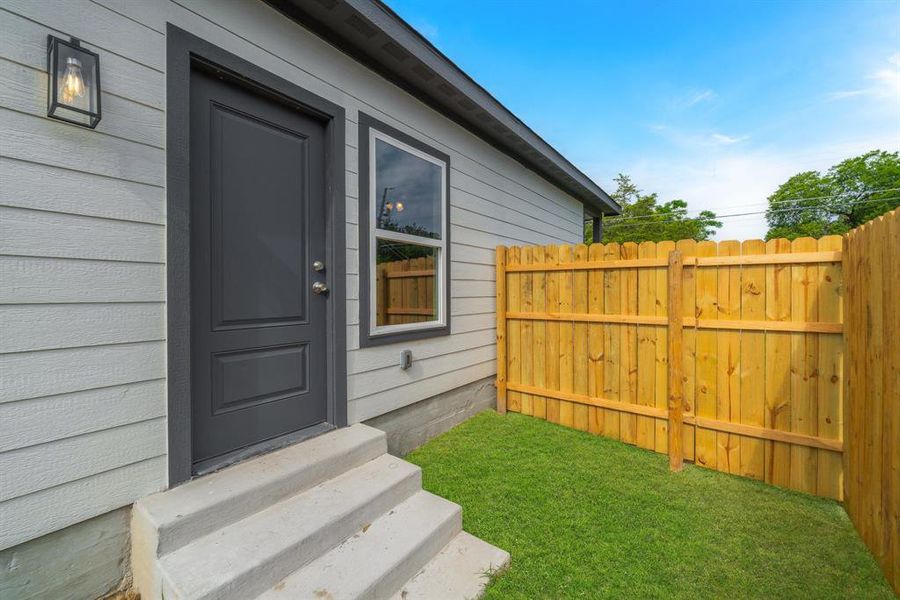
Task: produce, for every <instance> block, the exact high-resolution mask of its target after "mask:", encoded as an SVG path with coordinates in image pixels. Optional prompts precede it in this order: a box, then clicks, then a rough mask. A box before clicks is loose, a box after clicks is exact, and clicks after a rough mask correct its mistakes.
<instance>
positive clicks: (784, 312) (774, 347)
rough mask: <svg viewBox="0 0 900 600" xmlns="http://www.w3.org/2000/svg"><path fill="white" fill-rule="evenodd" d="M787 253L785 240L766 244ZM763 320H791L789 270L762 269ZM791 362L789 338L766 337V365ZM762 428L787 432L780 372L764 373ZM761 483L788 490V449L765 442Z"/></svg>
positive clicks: (786, 381) (787, 407)
mask: <svg viewBox="0 0 900 600" xmlns="http://www.w3.org/2000/svg"><path fill="white" fill-rule="evenodd" d="M790 252H791V243H790V241H788V240H785V239H777V240H769V241H768V242H766V253H767V254H785V253H790ZM766 320H768V321H790V320H791V267H790V266H789V265H767V266H766ZM790 362H791V334H790V333H783V332H767V333H766V363H767V365H789V364H790ZM765 424H766V427H768V428H770V429H776V430H778V431H791V380H790V376H789V375H788V374H785V373H784V372H783V371H780V370H777V369H776V370H771V369H769V368H767V369H766V414H765ZM765 453H766V457H765V461H766V463H765V480H766V481H767V482H769V483H774V484H775V485H781V486H784V487H789V486H790V483H791V447H790V444H785V443H782V442H767V443H766V449H765Z"/></svg>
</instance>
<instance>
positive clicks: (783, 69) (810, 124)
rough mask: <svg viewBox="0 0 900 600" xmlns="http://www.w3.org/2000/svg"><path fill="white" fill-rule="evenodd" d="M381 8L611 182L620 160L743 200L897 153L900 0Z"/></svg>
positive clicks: (660, 181)
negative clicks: (875, 153)
mask: <svg viewBox="0 0 900 600" xmlns="http://www.w3.org/2000/svg"><path fill="white" fill-rule="evenodd" d="M388 4H389V5H390V6H391V7H392V8H393V9H394V10H395V11H397V12H398V13H399V14H400V15H401V16H402V17H403V18H405V19H406V20H407V21H409V22H410V23H411V24H412V25H413V26H414V27H416V28H417V29H418V30H419V31H420V32H421V33H422V34H424V35H425V36H426V37H427V38H428V39H429V40H430V41H431V42H432V43H434V44H435V45H436V46H437V47H438V48H439V49H440V50H441V51H442V52H444V53H445V54H446V55H447V56H449V57H450V58H451V59H452V60H453V61H455V62H456V63H457V64H458V65H459V66H460V67H461V68H462V69H463V70H464V71H466V72H467V73H468V74H469V75H471V76H472V77H473V78H474V79H475V80H476V81H478V82H479V83H480V84H481V85H482V86H484V87H485V88H486V89H487V90H488V91H489V92H491V93H492V94H493V95H494V96H495V97H497V98H498V99H499V100H500V101H501V102H502V103H504V104H505V105H506V106H507V107H508V108H510V109H511V110H512V111H513V112H514V113H515V114H516V115H518V116H519V117H520V118H521V119H523V120H524V121H525V122H526V123H527V124H528V125H529V126H531V127H532V128H533V129H534V130H535V131H537V133H539V134H540V135H541V136H543V137H544V139H546V140H547V141H548V142H550V143H551V144H552V145H553V146H555V147H556V148H557V149H558V150H560V151H561V152H562V153H563V154H565V155H566V157H568V158H569V159H570V160H571V161H572V162H573V163H575V164H576V165H577V166H578V167H579V168H581V169H582V170H583V171H584V172H585V173H587V174H588V175H590V176H591V177H592V178H593V179H594V180H595V181H597V182H598V183H600V184H601V185H602V186H604V188H605V189H607V190H608V191H612V190H613V189H614V186H613V183H612V179H613V177H614V176H615V175H616V173H618V172H625V173H628V174H629V175H631V176H632V178H633V179H634V180H635V182H636V183H637V184H638V186H639V187H641V188H642V189H644V190H646V191H656V192H659V193H660V195H661V198H662V199H663V200H670V199H672V198H676V197H678V198H683V199H685V200H687V201H688V203H689V206H690V210H691V212H696V211H698V210H700V209H704V208H710V209H712V210H715V211H716V212H718V213H719V214H730V213H739V212H749V211H753V210H762V209H764V208H765V200H766V197H767V196H768V195H769V194H770V193H772V192H773V191H774V190H775V188H776V187H777V186H778V185H779V184H780V183H782V182H783V181H784V180H785V179H787V178H788V177H789V176H791V175H793V174H794V173H796V172H799V171H803V170H809V169H827V168H828V167H829V166H831V165H832V164H834V163H836V162H839V161H840V160H842V159H844V158H847V157H850V156H854V155H857V154H860V153H862V152H865V151H867V150H870V149H875V148H881V149H884V150H891V151H895V150H900V0H893V1H877V2H876V1H866V0H859V1H847V2H823V1H818V2H812V1H802V0H796V1H790V2H775V1H768V2H741V3H738V2H732V1H719V2H662V1H657V2H641V1H628V2H599V1H593V2H591V1H583V0H565V1H560V0H557V1H555V2H547V1H546V0H515V1H513V0H504V1H501V0H482V1H478V2H475V1H471V0H428V1H423V0H388ZM725 223H726V224H725V227H723V229H722V230H721V231H720V233H719V235H718V236H717V237H718V239H747V238H751V237H761V236H762V235H764V234H765V229H766V228H765V222H764V219H763V218H762V217H761V216H755V217H743V218H731V219H727V220H725Z"/></svg>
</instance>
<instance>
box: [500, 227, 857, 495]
mask: <svg viewBox="0 0 900 600" xmlns="http://www.w3.org/2000/svg"><path fill="white" fill-rule="evenodd" d="M841 258H842V242H841V238H840V237H838V236H831V237H826V238H822V239H820V240H813V239H809V238H801V239H797V240H794V241H793V242H790V241H788V240H783V239H782V240H771V241H769V242H763V241H760V240H751V241H745V242H743V243H738V242H721V243H715V242H694V241H691V240H683V241H679V242H659V243H654V242H644V243H642V244H640V245H638V244H634V243H625V244H621V245H619V244H615V243H611V244H605V245H603V244H593V245H591V246H585V245H577V246H566V245H564V246H545V247H511V248H505V247H499V248H498V249H497V339H498V347H497V388H498V407H499V408H500V410H501V411H503V410H505V409H506V408H508V409H509V410H511V411H517V412H521V413H524V414H528V415H533V416H535V417H538V418H542V419H547V420H549V421H552V422H555V423H560V424H562V425H566V426H569V427H574V428H577V429H581V430H585V431H590V432H593V433H597V434H601V435H605V436H608V437H611V438H614V439H618V440H621V441H623V442H626V443H630V444H635V445H637V446H640V447H642V448H647V449H650V450H655V451H657V452H661V453H668V454H669V455H670V460H671V462H672V463H673V466H674V467H675V468H678V466H679V465H680V462H681V459H682V456H683V457H684V458H685V459H687V460H692V461H694V462H695V463H696V464H699V465H702V466H704V467H708V468H711V469H717V470H720V471H725V472H729V473H734V474H738V475H743V476H745V477H751V478H753V479H758V480H763V481H768V482H771V483H775V484H778V485H782V486H785V487H790V488H793V489H797V490H802V491H805V492H809V493H814V494H819V495H822V496H828V497H832V498H840V497H841V495H842V489H843V485H842V481H841V478H842V458H841V454H842V451H843V442H842V418H843V416H842V415H843V412H842V411H843V395H844V382H843V378H844V374H843V366H842V365H843V358H842V356H843V352H844V339H843V337H842V335H841V333H842V331H843V326H842V306H841V302H842V299H841V290H842V267H841ZM670 400H671V402H670ZM679 442H680V447H679Z"/></svg>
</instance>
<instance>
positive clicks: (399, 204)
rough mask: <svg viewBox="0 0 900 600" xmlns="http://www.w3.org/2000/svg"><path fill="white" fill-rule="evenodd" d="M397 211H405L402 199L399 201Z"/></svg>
mask: <svg viewBox="0 0 900 600" xmlns="http://www.w3.org/2000/svg"><path fill="white" fill-rule="evenodd" d="M397 212H403V203H402V202H400V201H398V202H397Z"/></svg>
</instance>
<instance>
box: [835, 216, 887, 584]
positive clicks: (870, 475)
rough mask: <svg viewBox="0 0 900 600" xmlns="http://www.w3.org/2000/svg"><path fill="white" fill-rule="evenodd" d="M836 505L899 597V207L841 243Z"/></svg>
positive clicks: (856, 230)
mask: <svg viewBox="0 0 900 600" xmlns="http://www.w3.org/2000/svg"><path fill="white" fill-rule="evenodd" d="M844 265H845V270H846V271H845V272H846V276H845V282H846V288H847V292H846V294H845V314H846V324H847V331H846V335H845V337H846V344H847V361H846V363H847V378H846V380H847V381H846V388H845V395H846V397H847V402H846V406H845V413H844V415H845V416H844V427H845V432H846V433H845V438H846V440H847V441H846V451H845V454H844V473H845V478H844V496H845V498H844V505H845V506H846V508H847V513H848V514H849V515H850V519H851V521H853V524H854V526H855V527H856V529H857V530H858V531H859V534H860V536H861V537H862V539H863V541H864V542H865V543H866V545H867V546H868V547H869V549H870V550H871V551H872V554H874V555H875V557H876V558H877V559H878V562H879V563H880V564H881V567H882V569H883V570H884V573H885V575H886V576H887V578H888V581H889V582H890V583H891V585H893V587H894V591H895V592H897V593H898V594H900V306H898V302H900V209H897V210H894V211H893V212H891V213H888V214H887V215H884V216H882V217H879V218H877V219H875V220H874V221H870V222H869V223H867V224H865V225H863V226H862V227H859V228H857V229H854V230H853V231H851V232H850V234H849V235H848V236H846V238H845V246H844Z"/></svg>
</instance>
